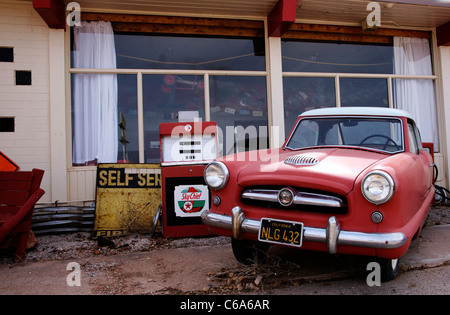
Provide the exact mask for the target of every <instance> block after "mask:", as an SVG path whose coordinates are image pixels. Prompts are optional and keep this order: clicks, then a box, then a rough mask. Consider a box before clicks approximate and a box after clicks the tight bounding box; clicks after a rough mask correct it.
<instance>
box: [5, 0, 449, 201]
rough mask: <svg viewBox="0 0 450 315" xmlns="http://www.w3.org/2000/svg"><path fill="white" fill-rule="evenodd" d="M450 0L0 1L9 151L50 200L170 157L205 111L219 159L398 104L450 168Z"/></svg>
mask: <svg viewBox="0 0 450 315" xmlns="http://www.w3.org/2000/svg"><path fill="white" fill-rule="evenodd" d="M449 34H450V4H449V3H448V2H442V1H437V0H429V1H425V0H409V1H406V0H405V1H401V0H396V1H392V2H387V1H378V2H371V1H363V0H358V1H350V0H344V1H339V2H336V1H331V0H323V1H312V0H299V1H296V0H242V1H225V2H223V1H216V0H209V1H208V0H196V1H186V0H176V1H164V2H163V1H159V0H147V1H137V0H136V1H126V2H125V1H124V2H123V3H118V2H115V3H114V4H111V3H110V2H109V1H106V0H100V1H89V0H79V1H77V2H70V1H62V0H53V1H40V0H33V1H27V0H1V1H0V57H1V59H0V69H1V71H0V121H1V125H2V127H1V129H0V130H1V132H0V150H1V151H2V152H3V153H4V154H6V155H7V156H8V157H9V158H11V159H12V160H13V161H14V162H15V163H16V164H18V165H19V166H20V168H21V169H22V170H29V169H32V168H42V169H44V170H45V171H46V172H45V177H44V181H43V188H44V189H45V190H46V192H47V193H46V194H45V196H44V197H43V199H42V200H43V201H44V202H56V201H59V202H66V201H69V202H77V201H92V200H94V199H95V177H96V165H97V164H98V163H123V162H132V163H159V155H160V148H159V134H158V127H159V124H160V123H162V122H174V121H177V120H178V115H179V113H180V111H188V112H195V113H197V115H198V117H199V118H201V119H202V120H203V121H216V122H217V124H218V126H219V148H220V153H221V154H222V155H225V154H229V153H234V152H237V151H241V150H252V149H257V148H265V147H277V146H280V145H281V144H282V143H283V141H284V139H285V137H286V136H287V135H288V132H289V130H290V128H291V127H292V126H293V123H294V121H295V120H296V118H297V116H298V115H299V114H301V113H302V112H303V111H305V110H308V109H313V108H320V107H346V106H375V107H391V108H401V109H405V110H407V111H409V112H410V113H411V114H412V115H413V116H414V117H415V119H416V121H417V123H418V125H419V127H420V129H421V133H422V140H423V141H424V142H428V143H433V145H434V158H435V163H436V164H437V165H438V168H439V175H438V183H439V184H440V185H443V186H447V187H448V184H449V183H448V174H449V172H450V169H449V163H448V157H449V152H448V150H449V144H450V142H449V141H450V126H447V125H448V124H447V123H446V122H447V121H448V120H449V119H450V38H449V37H450V36H449Z"/></svg>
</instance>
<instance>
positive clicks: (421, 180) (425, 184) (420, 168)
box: [408, 121, 433, 201]
mask: <svg viewBox="0 0 450 315" xmlns="http://www.w3.org/2000/svg"><path fill="white" fill-rule="evenodd" d="M408 142H409V148H410V150H409V151H410V154H411V156H412V158H413V160H414V163H413V165H412V169H411V171H412V172H414V174H415V179H416V180H415V182H414V183H411V185H413V186H414V187H415V189H414V190H415V191H414V193H416V194H417V196H419V200H421V201H423V200H424V199H425V198H426V196H427V195H428V193H429V192H430V188H431V186H432V184H433V161H432V158H431V155H430V153H428V151H427V150H425V149H424V148H423V147H422V141H421V139H420V132H419V130H418V128H417V126H416V125H415V123H414V122H413V121H408Z"/></svg>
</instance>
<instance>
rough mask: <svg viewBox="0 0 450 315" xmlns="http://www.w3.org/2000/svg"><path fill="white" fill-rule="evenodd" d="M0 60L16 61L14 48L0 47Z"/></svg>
mask: <svg viewBox="0 0 450 315" xmlns="http://www.w3.org/2000/svg"><path fill="white" fill-rule="evenodd" d="M0 62H14V49H13V48H10V47H0Z"/></svg>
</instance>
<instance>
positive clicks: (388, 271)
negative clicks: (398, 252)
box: [378, 258, 400, 282]
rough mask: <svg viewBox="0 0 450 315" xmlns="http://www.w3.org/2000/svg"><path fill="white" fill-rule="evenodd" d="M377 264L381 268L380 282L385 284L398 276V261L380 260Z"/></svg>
mask: <svg viewBox="0 0 450 315" xmlns="http://www.w3.org/2000/svg"><path fill="white" fill-rule="evenodd" d="M378 263H379V264H380V268H381V281H382V282H387V281H391V280H393V279H395V278H396V277H397V275H398V266H399V264H400V260H399V259H387V258H380V259H379V261H378Z"/></svg>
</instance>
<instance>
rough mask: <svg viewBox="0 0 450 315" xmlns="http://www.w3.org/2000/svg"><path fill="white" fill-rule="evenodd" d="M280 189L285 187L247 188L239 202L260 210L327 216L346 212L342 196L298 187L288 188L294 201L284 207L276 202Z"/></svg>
mask: <svg viewBox="0 0 450 315" xmlns="http://www.w3.org/2000/svg"><path fill="white" fill-rule="evenodd" d="M282 188H285V187H276V186H257V187H247V188H246V189H244V190H243V192H242V194H241V200H242V203H243V204H246V205H252V206H256V207H261V208H272V209H284V210H286V209H288V210H297V211H306V212H317V213H327V214H345V213H347V211H348V206H347V201H346V199H345V198H344V197H343V196H339V195H337V194H333V193H330V192H324V191H317V190H311V189H305V188H299V187H289V188H290V189H291V190H292V191H293V192H294V195H295V196H294V200H293V202H292V204H291V205H289V206H284V205H282V204H281V203H280V202H279V201H278V193H279V191H280V190H281V189H282Z"/></svg>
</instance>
